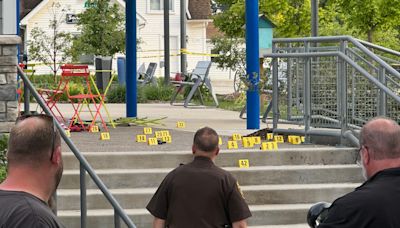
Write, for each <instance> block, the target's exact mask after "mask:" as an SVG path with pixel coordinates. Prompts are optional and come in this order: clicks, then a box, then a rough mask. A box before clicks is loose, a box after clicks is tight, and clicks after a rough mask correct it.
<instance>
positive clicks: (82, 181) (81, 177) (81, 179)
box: [79, 163, 87, 228]
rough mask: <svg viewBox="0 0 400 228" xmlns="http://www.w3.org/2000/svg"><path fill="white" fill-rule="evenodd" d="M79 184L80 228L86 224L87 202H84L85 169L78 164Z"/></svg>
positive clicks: (84, 227)
mask: <svg viewBox="0 0 400 228" xmlns="http://www.w3.org/2000/svg"><path fill="white" fill-rule="evenodd" d="M79 182H80V187H81V228H86V224H87V200H86V171H85V167H83V165H82V164H81V163H80V164H79Z"/></svg>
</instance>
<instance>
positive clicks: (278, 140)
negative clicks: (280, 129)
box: [274, 135, 284, 143]
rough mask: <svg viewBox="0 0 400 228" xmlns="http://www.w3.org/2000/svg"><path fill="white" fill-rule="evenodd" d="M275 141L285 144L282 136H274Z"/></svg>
mask: <svg viewBox="0 0 400 228" xmlns="http://www.w3.org/2000/svg"><path fill="white" fill-rule="evenodd" d="M274 141H275V142H277V143H284V140H283V136H282V135H275V136H274Z"/></svg>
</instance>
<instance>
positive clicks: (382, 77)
mask: <svg viewBox="0 0 400 228" xmlns="http://www.w3.org/2000/svg"><path fill="white" fill-rule="evenodd" d="M378 74H379V75H378V76H379V81H380V82H381V83H382V84H383V85H386V70H385V68H383V67H379V70H378ZM378 102H379V106H378V115H379V116H385V115H386V102H387V99H386V93H385V92H384V91H383V90H382V89H379V100H378Z"/></svg>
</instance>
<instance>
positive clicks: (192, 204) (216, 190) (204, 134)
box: [147, 127, 251, 228]
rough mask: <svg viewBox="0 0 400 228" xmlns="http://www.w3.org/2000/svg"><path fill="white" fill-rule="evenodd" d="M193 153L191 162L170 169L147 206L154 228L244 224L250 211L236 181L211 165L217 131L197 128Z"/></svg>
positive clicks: (239, 225) (238, 227)
mask: <svg viewBox="0 0 400 228" xmlns="http://www.w3.org/2000/svg"><path fill="white" fill-rule="evenodd" d="M192 152H193V155H194V160H193V162H191V163H189V164H187V165H182V166H180V167H178V168H176V169H174V170H173V171H171V172H170V173H169V174H168V175H167V176H166V177H165V179H164V180H163V182H162V183H161V185H160V187H159V188H158V190H157V192H156V193H155V194H154V196H153V198H152V199H151V200H150V202H149V204H148V205H147V210H149V212H150V213H151V214H152V215H153V216H154V217H155V218H154V222H153V228H163V227H169V228H188V227H190V228H197V227H198V228H211V227H234V228H244V227H247V222H246V219H247V218H248V217H250V216H251V213H250V210H249V207H248V206H247V204H246V202H245V200H244V198H243V195H242V193H241V191H240V189H239V185H238V182H237V180H236V179H235V178H234V177H233V176H232V175H231V174H230V173H229V172H227V171H225V170H223V169H221V168H219V167H217V166H216V165H215V164H214V160H215V159H216V157H217V155H218V153H219V147H218V135H217V133H216V132H215V131H214V130H213V129H211V128H208V127H205V128H202V129H200V130H198V131H197V132H196V134H195V136H194V140H193V146H192Z"/></svg>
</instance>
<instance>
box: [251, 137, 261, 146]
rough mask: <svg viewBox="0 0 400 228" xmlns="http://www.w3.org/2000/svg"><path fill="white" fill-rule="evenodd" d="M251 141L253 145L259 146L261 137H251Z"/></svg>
mask: <svg viewBox="0 0 400 228" xmlns="http://www.w3.org/2000/svg"><path fill="white" fill-rule="evenodd" d="M251 139H252V140H253V143H254V144H256V145H260V144H261V137H260V136H253V137H251Z"/></svg>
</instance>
